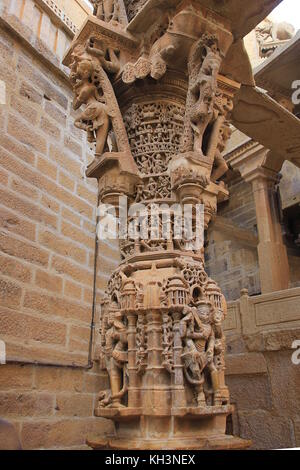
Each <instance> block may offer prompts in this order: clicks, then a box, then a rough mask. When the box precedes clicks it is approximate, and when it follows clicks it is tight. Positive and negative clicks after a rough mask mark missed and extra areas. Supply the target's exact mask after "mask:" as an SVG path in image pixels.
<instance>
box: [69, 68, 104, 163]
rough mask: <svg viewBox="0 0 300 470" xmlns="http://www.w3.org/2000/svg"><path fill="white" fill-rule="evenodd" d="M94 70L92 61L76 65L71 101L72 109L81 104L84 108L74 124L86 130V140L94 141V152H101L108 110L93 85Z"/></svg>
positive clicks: (77, 107)
mask: <svg viewBox="0 0 300 470" xmlns="http://www.w3.org/2000/svg"><path fill="white" fill-rule="evenodd" d="M94 75H95V70H94V66H93V63H92V61H89V60H82V61H81V62H80V63H79V64H78V67H77V76H78V77H79V79H80V81H79V84H77V85H75V87H74V88H75V98H74V102H73V108H74V110H77V109H79V108H80V107H81V106H82V105H83V104H85V105H86V108H85V110H84V111H83V112H82V113H81V114H80V116H79V117H78V118H77V119H75V123H74V125H75V126H76V127H77V128H79V129H83V130H85V131H87V133H88V141H89V142H96V153H98V154H102V153H103V151H104V148H105V144H106V141H107V136H108V132H109V129H110V122H111V121H110V118H111V117H112V114H111V113H110V112H109V110H108V107H107V105H106V104H105V99H104V97H103V96H100V94H99V91H98V88H97V86H96V85H95V79H94Z"/></svg>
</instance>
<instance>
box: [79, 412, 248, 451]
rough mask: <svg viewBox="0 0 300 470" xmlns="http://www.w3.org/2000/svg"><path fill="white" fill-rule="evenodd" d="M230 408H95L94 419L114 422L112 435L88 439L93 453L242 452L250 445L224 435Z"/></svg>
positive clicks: (245, 441)
mask: <svg viewBox="0 0 300 470" xmlns="http://www.w3.org/2000/svg"><path fill="white" fill-rule="evenodd" d="M233 411H234V408H233V406H231V405H225V406H211V407H209V406H204V407H197V408H194V407H186V408H173V409H171V410H168V411H167V410H163V409H161V410H160V409H152V410H151V413H150V412H149V413H147V410H140V409H132V408H121V409H119V410H116V409H112V408H110V409H108V408H106V409H99V408H98V409H97V410H96V416H101V417H104V418H110V419H112V420H113V421H114V422H115V435H114V436H111V437H107V438H105V439H93V438H92V437H90V438H89V439H88V440H87V444H88V445H89V446H90V447H91V448H92V449H95V450H101V449H111V450H230V449H232V450H235V449H236V450H242V449H247V448H248V447H250V445H251V442H250V441H247V440H243V439H240V438H238V437H233V436H228V435H226V434H225V429H226V418H227V416H228V415H230V414H231V413H232V412H233Z"/></svg>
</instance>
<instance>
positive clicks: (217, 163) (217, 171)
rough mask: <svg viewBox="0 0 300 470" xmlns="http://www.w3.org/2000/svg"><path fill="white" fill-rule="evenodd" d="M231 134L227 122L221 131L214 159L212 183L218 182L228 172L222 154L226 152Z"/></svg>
mask: <svg viewBox="0 0 300 470" xmlns="http://www.w3.org/2000/svg"><path fill="white" fill-rule="evenodd" d="M231 133H232V131H231V128H230V125H229V123H228V122H225V123H224V125H223V126H222V127H221V128H220V130H219V137H218V143H217V148H216V153H215V157H214V164H213V171H212V174H211V180H212V181H218V180H219V179H220V178H221V177H222V176H223V175H224V174H225V173H226V172H227V171H228V165H227V163H226V161H225V158H224V157H223V155H222V154H223V152H224V150H225V147H226V143H227V141H228V139H229V137H230V136H231Z"/></svg>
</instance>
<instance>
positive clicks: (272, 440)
mask: <svg viewBox="0 0 300 470" xmlns="http://www.w3.org/2000/svg"><path fill="white" fill-rule="evenodd" d="M239 423H240V437H242V438H244V439H251V440H252V442H253V446H252V448H253V449H256V450H275V449H284V448H291V447H295V439H294V430H293V424H292V421H291V420H290V419H288V418H285V417H280V416H276V415H274V414H272V413H270V412H264V411H260V410H259V411H253V412H249V413H246V412H245V413H239Z"/></svg>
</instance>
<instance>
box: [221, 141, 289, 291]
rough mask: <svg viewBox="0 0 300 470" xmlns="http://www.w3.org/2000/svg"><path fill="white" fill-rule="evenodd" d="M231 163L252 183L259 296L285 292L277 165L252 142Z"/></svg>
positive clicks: (285, 264)
mask: <svg viewBox="0 0 300 470" xmlns="http://www.w3.org/2000/svg"><path fill="white" fill-rule="evenodd" d="M230 164H231V166H232V168H234V169H236V170H238V171H240V173H241V175H242V177H243V178H244V179H245V181H247V182H249V183H251V184H252V189H253V196H254V201H255V209H256V220H257V229H258V236H259V245H258V260H259V270H260V281H261V290H262V293H263V294H267V293H268V292H275V291H280V290H285V289H288V287H289V280H290V275H289V262H288V256H287V250H286V246H285V244H284V242H283V237H282V227H281V224H280V214H279V201H278V191H277V185H278V183H279V181H280V177H279V173H278V172H279V169H280V164H279V165H278V167H277V168H276V167H275V166H274V165H273V162H272V155H271V154H270V153H269V150H267V149H265V148H264V147H262V146H261V145H259V144H255V143H254V144H253V145H252V148H251V149H250V150H249V151H248V152H246V154H244V155H243V156H237V157H235V158H233V159H232V160H231V161H230ZM277 164H278V159H277Z"/></svg>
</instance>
